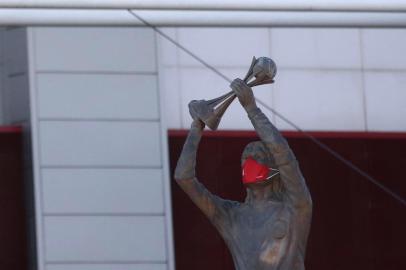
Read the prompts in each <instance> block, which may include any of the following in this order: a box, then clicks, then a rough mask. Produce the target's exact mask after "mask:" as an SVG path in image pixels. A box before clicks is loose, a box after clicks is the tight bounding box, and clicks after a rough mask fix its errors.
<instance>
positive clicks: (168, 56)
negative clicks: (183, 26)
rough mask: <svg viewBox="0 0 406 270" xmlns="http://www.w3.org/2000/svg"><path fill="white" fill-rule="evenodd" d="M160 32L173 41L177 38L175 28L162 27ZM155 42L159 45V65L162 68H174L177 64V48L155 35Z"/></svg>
mask: <svg viewBox="0 0 406 270" xmlns="http://www.w3.org/2000/svg"><path fill="white" fill-rule="evenodd" d="M160 30H161V31H162V32H164V33H165V34H166V35H168V36H169V37H170V38H172V39H174V40H176V39H177V37H178V29H177V28H173V27H162V28H160ZM157 40H158V43H159V55H158V57H159V63H160V64H161V65H163V66H170V67H173V66H176V65H177V64H178V62H179V59H178V56H179V55H178V54H179V52H178V47H177V46H176V45H175V44H173V43H172V42H170V41H169V40H167V39H166V38H164V37H162V36H161V35H157Z"/></svg>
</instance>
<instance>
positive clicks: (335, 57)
mask: <svg viewBox="0 0 406 270" xmlns="http://www.w3.org/2000/svg"><path fill="white" fill-rule="evenodd" d="M271 50H272V55H271V57H273V58H274V59H275V61H276V63H277V64H278V66H279V67H290V68H320V67H321V68H360V67H361V56H360V54H361V50H360V38H359V30H358V29H331V28H326V29H315V28H314V29H313V28H309V29H303V28H297V29H295V28H279V29H278V28H276V29H272V30H271Z"/></svg>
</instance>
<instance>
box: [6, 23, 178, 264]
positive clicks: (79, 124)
mask: <svg viewBox="0 0 406 270" xmlns="http://www.w3.org/2000/svg"><path fill="white" fill-rule="evenodd" d="M4 34H5V35H6V38H5V40H6V42H5V43H4V45H5V46H6V49H5V50H6V51H7V53H6V54H5V55H6V58H7V60H6V61H7V67H8V68H7V72H6V79H5V80H4V81H5V82H6V87H5V88H4V90H5V91H4V92H3V93H5V95H4V96H5V100H4V101H5V104H6V105H7V107H5V112H6V119H7V120H6V122H7V123H23V124H24V125H25V126H26V130H27V131H31V132H30V133H29V132H27V135H28V138H30V139H31V142H32V150H33V151H32V162H33V163H32V164H33V176H34V180H33V182H34V191H33V193H34V195H35V222H36V250H37V260H38V267H39V270H62V269H63V270H67V269H69V270H73V269H74V270H82V269H86V270H88V269H92V270H99V269H101V270H104V269H120V270H127V269H137V270H163V269H173V248H172V228H171V226H172V225H171V206H170V191H169V183H168V181H169V177H168V158H167V156H168V155H167V142H166V129H165V128H164V127H165V123H163V121H162V110H161V109H160V107H161V99H160V94H159V89H158V75H157V65H156V61H157V59H156V46H155V44H156V40H155V35H154V33H153V31H151V30H150V29H145V28H136V29H134V28H41V27H40V28H28V29H24V28H16V29H8V30H7V31H6V32H5V33H4ZM29 146H30V145H28V147H26V149H27V153H28V154H29V155H30V157H31V153H30V151H28V149H29V148H30V147H29ZM27 160H28V162H30V161H31V159H30V158H27ZM27 171H28V170H27Z"/></svg>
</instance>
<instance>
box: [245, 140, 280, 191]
mask: <svg viewBox="0 0 406 270" xmlns="http://www.w3.org/2000/svg"><path fill="white" fill-rule="evenodd" d="M241 166H242V174H243V177H242V180H243V184H244V185H245V186H246V187H247V188H248V189H250V188H260V187H271V188H272V189H273V190H274V191H275V192H278V193H279V192H282V184H281V181H280V175H279V170H278V168H277V166H276V163H275V159H274V157H273V155H272V153H271V152H270V151H269V149H268V147H267V146H266V145H265V144H264V143H263V142H262V141H255V142H251V143H249V144H247V146H246V147H245V149H244V151H243V153H242V156H241Z"/></svg>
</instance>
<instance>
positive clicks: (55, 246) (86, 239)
mask: <svg viewBox="0 0 406 270" xmlns="http://www.w3.org/2000/svg"><path fill="white" fill-rule="evenodd" d="M44 226H45V250H46V254H45V255H46V259H47V261H50V262H57V261H63V262H69V261H73V262H112V261H127V262H136V261H140V262H142V261H157V262H164V261H166V251H165V225H164V217H142V216H138V217H45V224H44Z"/></svg>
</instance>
